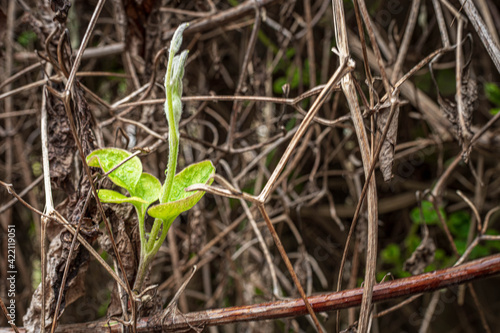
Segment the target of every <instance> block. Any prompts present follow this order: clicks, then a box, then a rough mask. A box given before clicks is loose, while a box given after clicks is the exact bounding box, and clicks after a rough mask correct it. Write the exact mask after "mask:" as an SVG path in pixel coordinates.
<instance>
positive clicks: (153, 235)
mask: <svg viewBox="0 0 500 333" xmlns="http://www.w3.org/2000/svg"><path fill="white" fill-rule="evenodd" d="M162 223H163V221H162V220H160V219H155V222H154V223H153V228H151V233H150V234H149V240H148V244H147V246H146V252H147V253H151V250H152V249H153V246H154V244H155V242H156V238H157V237H158V233H159V232H160V227H161V225H162Z"/></svg>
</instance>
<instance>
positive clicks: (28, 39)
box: [17, 30, 37, 47]
mask: <svg viewBox="0 0 500 333" xmlns="http://www.w3.org/2000/svg"><path fill="white" fill-rule="evenodd" d="M36 40H37V35H36V33H35V32H34V31H32V30H27V31H23V32H22V33H21V34H20V35H19V37H17V42H18V43H19V44H21V46H23V47H28V46H29V45H32V44H33V43H35V41H36Z"/></svg>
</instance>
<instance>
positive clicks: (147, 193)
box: [87, 23, 215, 292]
mask: <svg viewBox="0 0 500 333" xmlns="http://www.w3.org/2000/svg"><path fill="white" fill-rule="evenodd" d="M187 26H188V24H187V23H184V24H182V25H181V26H179V28H177V31H176V32H175V34H174V36H173V38H172V42H171V44H170V51H169V56H168V63H167V72H166V74H165V95H166V100H165V106H164V109H165V115H166V117H167V122H168V126H169V133H168V143H169V153H168V164H167V169H166V170H165V174H166V178H165V182H164V183H163V185H162V184H161V183H160V181H159V180H158V179H157V178H156V177H154V176H152V175H150V174H148V173H145V172H142V164H141V161H140V159H139V158H138V157H137V156H134V157H131V154H130V153H129V152H128V151H126V150H123V149H118V148H105V149H98V150H96V151H94V152H92V153H91V154H90V155H89V156H87V164H88V165H89V166H92V167H99V168H101V169H102V170H103V171H104V172H105V173H108V172H109V171H111V170H113V172H111V173H110V174H109V175H108V177H109V179H110V180H111V181H112V182H113V183H114V184H115V185H118V186H120V187H122V188H124V189H126V190H127V191H128V193H129V194H130V196H126V195H123V194H122V193H119V192H116V191H113V190H104V189H103V190H99V192H98V196H99V199H100V200H101V201H102V202H104V203H115V204H121V203H130V204H132V205H133V206H134V207H135V209H136V212H137V216H138V220H139V234H140V239H141V253H140V262H139V268H138V271H137V277H136V281H135V284H134V290H136V291H138V292H140V291H141V290H142V285H143V283H144V278H145V276H146V273H147V271H148V268H149V265H150V264H151V262H152V260H153V258H154V256H155V255H156V253H157V252H158V250H159V249H160V247H161V245H162V243H163V241H164V240H165V238H166V236H167V232H168V230H169V228H170V226H171V225H172V223H173V222H174V220H175V219H176V218H177V217H178V216H179V215H180V214H181V213H182V212H185V211H187V210H189V209H191V208H192V207H193V206H194V205H195V204H196V203H197V202H198V201H199V200H200V199H201V198H202V197H203V195H204V194H205V192H203V191H192V192H186V188H187V187H189V186H191V185H194V184H200V183H201V184H211V183H212V181H213V175H214V174H215V167H214V166H213V164H212V162H210V161H202V162H199V163H196V164H193V165H190V166H188V167H187V168H185V169H184V170H182V171H181V172H179V173H178V174H177V175H176V174H175V171H176V169H177V156H178V151H179V122H180V119H181V114H182V102H181V96H182V88H183V87H182V78H183V76H184V66H185V64H186V59H187V56H188V51H187V50H184V51H182V52H181V53H180V54H179V55H177V54H176V53H177V52H179V50H180V47H181V44H182V33H183V31H184V30H185V29H186V28H187ZM157 200H159V201H160V203H159V204H158V205H155V206H153V207H151V208H149V210H148V207H149V206H150V205H151V204H152V203H153V202H155V201H157ZM146 211H147V212H148V214H149V215H150V216H151V217H154V218H155V221H154V223H153V227H152V229H151V233H150V235H149V237H146V229H145V223H144V221H145V217H146ZM160 232H161V233H160Z"/></svg>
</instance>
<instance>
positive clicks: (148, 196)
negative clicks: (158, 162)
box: [132, 172, 161, 205]
mask: <svg viewBox="0 0 500 333" xmlns="http://www.w3.org/2000/svg"><path fill="white" fill-rule="evenodd" d="M160 190H161V183H160V181H159V180H158V179H157V178H156V177H155V176H153V175H150V174H149V173H146V172H143V173H142V175H141V178H140V179H139V181H138V182H137V185H136V186H135V189H134V192H132V194H133V195H134V196H137V197H139V198H141V199H143V200H144V201H145V202H147V203H148V205H150V204H152V203H153V202H155V201H156V200H158V197H159V196H160Z"/></svg>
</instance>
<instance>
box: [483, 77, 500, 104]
mask: <svg viewBox="0 0 500 333" xmlns="http://www.w3.org/2000/svg"><path fill="white" fill-rule="evenodd" d="M484 92H485V93H486V97H487V98H488V100H489V101H490V102H491V103H493V104H495V105H496V106H500V87H498V86H497V85H496V84H495V83H491V82H488V83H485V84H484Z"/></svg>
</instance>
